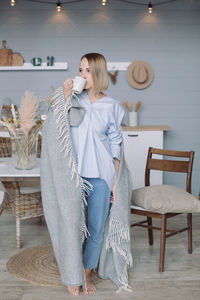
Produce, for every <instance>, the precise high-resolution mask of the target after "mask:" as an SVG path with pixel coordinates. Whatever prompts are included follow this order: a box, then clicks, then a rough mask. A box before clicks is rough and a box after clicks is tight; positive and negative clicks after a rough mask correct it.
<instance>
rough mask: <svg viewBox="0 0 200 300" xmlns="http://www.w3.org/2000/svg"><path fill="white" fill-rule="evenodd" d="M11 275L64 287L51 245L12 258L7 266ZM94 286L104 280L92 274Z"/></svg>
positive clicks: (45, 284) (37, 282) (47, 284)
mask: <svg viewBox="0 0 200 300" xmlns="http://www.w3.org/2000/svg"><path fill="white" fill-rule="evenodd" d="M6 266H7V270H8V272H9V273H11V274H12V275H14V276H15V277H18V278H20V279H23V280H26V281H29V282H31V283H35V284H39V285H42V286H63V285H62V283H61V281H60V273H59V270H58V265H57V262H56V259H55V256H54V252H53V248H52V246H51V244H44V245H42V246H37V247H33V248H29V249H26V250H24V251H22V252H20V253H19V254H16V255H15V256H13V257H11V258H10V259H9V261H8V262H7V264H6ZM92 280H93V282H94V284H96V285H97V284H98V283H100V282H101V281H103V279H101V278H99V277H98V275H97V274H96V273H94V272H93V273H92Z"/></svg>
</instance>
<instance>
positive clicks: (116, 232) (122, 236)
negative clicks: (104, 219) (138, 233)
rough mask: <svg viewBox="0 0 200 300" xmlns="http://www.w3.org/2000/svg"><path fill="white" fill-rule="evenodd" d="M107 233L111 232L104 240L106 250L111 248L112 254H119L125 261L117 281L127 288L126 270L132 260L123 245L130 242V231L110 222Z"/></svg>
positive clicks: (116, 222) (125, 226)
mask: <svg viewBox="0 0 200 300" xmlns="http://www.w3.org/2000/svg"><path fill="white" fill-rule="evenodd" d="M109 231H110V232H111V233H110V234H109V235H108V237H107V240H106V249H107V250H108V249H110V248H112V250H113V251H114V252H117V253H119V254H120V256H121V257H122V258H123V259H124V261H125V267H124V270H123V271H122V272H121V273H120V274H119V277H118V280H119V282H120V283H121V284H122V286H125V287H127V286H128V273H127V268H128V267H129V268H130V267H132V265H133V259H132V255H131V252H130V251H128V250H127V249H126V248H125V247H124V245H125V244H126V243H127V242H129V241H130V230H129V226H128V225H126V224H122V223H120V222H119V221H116V220H113V219H112V220H110V222H109Z"/></svg>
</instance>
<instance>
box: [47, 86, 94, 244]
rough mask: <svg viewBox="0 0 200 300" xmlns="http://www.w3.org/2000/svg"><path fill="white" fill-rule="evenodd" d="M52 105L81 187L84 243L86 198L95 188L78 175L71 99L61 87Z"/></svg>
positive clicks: (64, 150) (63, 148)
mask: <svg viewBox="0 0 200 300" xmlns="http://www.w3.org/2000/svg"><path fill="white" fill-rule="evenodd" d="M50 103H52V108H53V113H54V115H55V117H56V127H57V129H58V131H59V136H58V139H59V142H60V146H61V152H63V153H64V157H66V156H68V158H69V164H68V166H69V168H70V169H71V179H73V178H74V177H76V185H77V187H78V186H80V187H81V200H82V202H81V227H82V228H81V231H82V234H81V240H82V243H83V241H84V239H85V238H86V237H87V236H88V234H89V232H88V229H87V226H86V219H85V206H86V205H87V201H86V198H87V196H88V195H89V193H90V191H91V190H92V188H93V186H92V185H91V184H90V183H89V182H88V181H87V180H83V179H82V177H81V176H80V175H79V174H78V168H77V164H76V161H75V159H74V151H73V145H72V141H71V136H70V125H69V120H68V118H67V116H68V111H69V110H70V108H71V107H72V104H71V97H70V98H69V100H68V101H67V102H66V101H65V99H64V97H63V88H62V87H60V88H58V89H57V90H56V91H55V93H54V94H53V95H52V97H51V101H50Z"/></svg>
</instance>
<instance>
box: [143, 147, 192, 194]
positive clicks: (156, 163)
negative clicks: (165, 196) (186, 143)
mask: <svg viewBox="0 0 200 300" xmlns="http://www.w3.org/2000/svg"><path fill="white" fill-rule="evenodd" d="M153 154H156V155H161V156H162V157H161V159H159V158H152V155H153ZM163 156H171V157H179V158H184V160H183V159H182V160H181V159H180V160H170V159H163ZM185 159H187V160H185ZM193 159H194V151H188V152H185V151H173V150H165V149H157V148H152V147H149V151H148V155H147V163H146V172H145V186H148V185H150V170H159V171H168V172H178V173H186V174H187V176H186V191H187V192H188V193H191V179H192V167H193Z"/></svg>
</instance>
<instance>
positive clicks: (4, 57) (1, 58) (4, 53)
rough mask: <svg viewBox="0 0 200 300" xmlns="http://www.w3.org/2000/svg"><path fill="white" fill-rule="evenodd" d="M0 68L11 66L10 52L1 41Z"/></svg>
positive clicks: (4, 42)
mask: <svg viewBox="0 0 200 300" xmlns="http://www.w3.org/2000/svg"><path fill="white" fill-rule="evenodd" d="M0 66H12V50H11V49H7V48H6V41H2V49H0Z"/></svg>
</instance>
